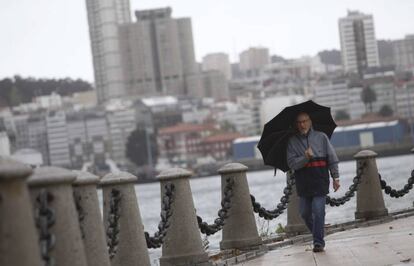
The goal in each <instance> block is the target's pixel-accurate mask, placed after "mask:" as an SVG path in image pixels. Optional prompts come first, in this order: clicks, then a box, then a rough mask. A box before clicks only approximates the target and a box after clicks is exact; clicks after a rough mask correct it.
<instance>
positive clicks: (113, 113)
mask: <svg viewBox="0 0 414 266" xmlns="http://www.w3.org/2000/svg"><path fill="white" fill-rule="evenodd" d="M108 107H109V106H108ZM106 115H107V119H108V127H109V135H110V138H111V144H112V153H111V158H112V159H113V160H114V161H115V162H117V163H120V164H126V163H128V162H129V161H128V159H127V157H126V145H127V141H128V137H129V135H130V134H131V132H132V131H134V130H135V128H136V126H137V122H136V118H135V110H134V109H133V108H132V106H130V105H128V104H125V105H124V106H122V105H121V106H117V107H116V108H115V107H114V106H112V107H109V108H108V109H107V113H106Z"/></svg>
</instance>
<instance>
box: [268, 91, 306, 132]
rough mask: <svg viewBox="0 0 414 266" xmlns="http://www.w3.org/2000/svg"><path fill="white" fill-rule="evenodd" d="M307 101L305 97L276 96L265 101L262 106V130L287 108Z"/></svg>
mask: <svg viewBox="0 0 414 266" xmlns="http://www.w3.org/2000/svg"><path fill="white" fill-rule="evenodd" d="M304 101H306V99H305V97H304V96H303V95H289V96H274V97H270V98H266V99H263V101H262V104H261V106H260V123H261V128H262V129H263V126H264V125H265V124H266V123H267V122H269V121H270V120H271V119H272V118H273V117H275V116H276V115H277V114H278V113H280V112H281V111H282V110H283V109H284V108H285V107H288V106H290V105H294V104H298V103H301V102H304Z"/></svg>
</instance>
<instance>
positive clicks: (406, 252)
mask: <svg viewBox="0 0 414 266" xmlns="http://www.w3.org/2000/svg"><path fill="white" fill-rule="evenodd" d="M325 241H326V249H325V252H322V253H313V252H312V246H311V244H310V243H298V244H295V245H291V246H287V247H282V248H279V249H276V250H273V251H270V252H268V253H266V254H264V255H263V256H261V257H259V258H256V259H253V260H250V261H246V262H243V263H239V264H237V265H244V266H253V265H255V266H265V265H266V266H267V265H286V266H293V265H298V266H308V265H309V266H310V265H312V266H331V265H335V266H340V265H344V266H345V265H361V266H371V265H372V266H390V265H404V266H407V265H414V216H411V217H407V218H403V219H398V220H393V221H390V222H387V223H384V224H379V225H373V226H370V227H363V228H357V229H352V230H347V231H343V232H338V233H335V234H332V235H329V236H327V237H326V238H325Z"/></svg>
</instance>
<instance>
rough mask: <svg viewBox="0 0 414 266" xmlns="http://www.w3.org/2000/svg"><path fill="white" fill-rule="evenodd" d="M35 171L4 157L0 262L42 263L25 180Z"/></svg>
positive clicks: (25, 265) (23, 265) (0, 184)
mask: <svg viewBox="0 0 414 266" xmlns="http://www.w3.org/2000/svg"><path fill="white" fill-rule="evenodd" d="M31 173H32V169H31V168H30V167H29V166H28V165H25V164H22V163H19V162H16V161H14V160H11V159H9V158H6V157H3V156H0V217H1V218H0V265H21V266H31V265H34V266H40V265H42V263H41V258H40V249H39V244H38V242H39V241H38V236H37V232H36V228H35V223H34V218H33V213H32V206H31V203H30V197H29V192H28V190H27V185H26V183H25V179H26V178H27V177H28V176H29V175H30V174H31Z"/></svg>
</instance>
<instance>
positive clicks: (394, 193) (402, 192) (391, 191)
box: [378, 170, 414, 198]
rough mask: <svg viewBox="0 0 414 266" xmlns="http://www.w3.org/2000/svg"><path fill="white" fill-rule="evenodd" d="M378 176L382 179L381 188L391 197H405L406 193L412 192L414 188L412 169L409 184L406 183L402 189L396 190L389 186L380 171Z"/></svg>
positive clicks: (413, 172)
mask: <svg viewBox="0 0 414 266" xmlns="http://www.w3.org/2000/svg"><path fill="white" fill-rule="evenodd" d="M378 178H379V179H380V183H381V189H383V190H384V192H385V194H387V195H390V197H392V198H399V197H403V196H404V195H405V194H407V193H408V192H410V190H411V189H412V188H413V184H414V170H413V171H411V177H409V178H408V180H407V184H406V185H404V187H403V188H402V189H400V190H396V189H393V188H391V187H390V186H388V185H387V182H385V180H383V179H382V177H381V174H379V173H378Z"/></svg>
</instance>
